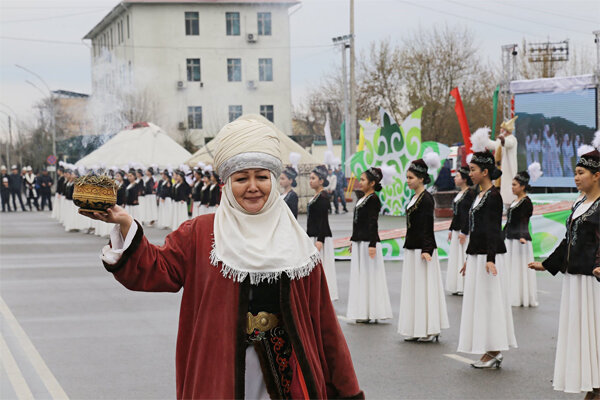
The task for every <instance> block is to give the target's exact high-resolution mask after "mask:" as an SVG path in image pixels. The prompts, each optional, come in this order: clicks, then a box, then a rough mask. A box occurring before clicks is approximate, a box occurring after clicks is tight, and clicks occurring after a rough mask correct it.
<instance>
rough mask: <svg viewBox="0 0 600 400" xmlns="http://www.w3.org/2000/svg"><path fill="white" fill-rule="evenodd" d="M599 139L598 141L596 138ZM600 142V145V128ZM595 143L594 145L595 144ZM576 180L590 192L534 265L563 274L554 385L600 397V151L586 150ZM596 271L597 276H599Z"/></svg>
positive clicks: (599, 137)
mask: <svg viewBox="0 0 600 400" xmlns="http://www.w3.org/2000/svg"><path fill="white" fill-rule="evenodd" d="M596 140H597V142H596ZM596 140H595V144H596V145H597V146H598V148H600V134H598V133H596ZM590 147H591V146H590ZM575 185H576V186H577V189H579V190H580V191H582V192H583V193H584V194H585V198H584V200H583V201H581V202H579V203H578V204H577V206H576V207H575V209H574V210H573V212H572V213H571V215H570V216H569V218H568V219H567V233H566V235H565V238H564V239H563V240H562V242H561V243H560V244H559V245H558V247H557V248H556V249H555V250H554V252H553V253H552V254H551V255H550V256H549V257H548V258H547V259H546V260H545V261H544V262H542V263H539V262H532V263H530V264H529V267H530V268H533V269H536V270H538V271H543V270H546V271H548V272H550V273H551V274H552V275H556V274H557V273H558V272H559V271H560V272H562V273H563V274H564V277H563V288H562V296H561V304H560V317H559V323H558V342H557V345H556V359H555V362H554V379H553V380H552V382H553V386H554V390H561V391H564V392H567V393H580V392H587V395H586V397H585V398H586V399H600V232H599V225H600V152H598V150H593V151H591V152H588V153H586V154H583V155H582V156H581V158H580V159H579V161H578V162H577V166H576V167H575ZM594 276H595V277H594Z"/></svg>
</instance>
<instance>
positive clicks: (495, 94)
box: [492, 85, 500, 140]
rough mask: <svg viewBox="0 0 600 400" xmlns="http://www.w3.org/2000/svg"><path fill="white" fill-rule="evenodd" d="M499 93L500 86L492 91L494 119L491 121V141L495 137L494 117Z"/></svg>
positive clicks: (496, 112)
mask: <svg viewBox="0 0 600 400" xmlns="http://www.w3.org/2000/svg"><path fill="white" fill-rule="evenodd" d="M499 92H500V85H498V86H496V90H494V119H493V120H492V140H494V137H495V136H496V115H497V114H498V93H499Z"/></svg>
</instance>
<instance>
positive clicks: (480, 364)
mask: <svg viewBox="0 0 600 400" xmlns="http://www.w3.org/2000/svg"><path fill="white" fill-rule="evenodd" d="M485 354H487V355H488V357H491V358H490V359H489V360H487V361H481V360H479V361H475V362H474V363H472V364H471V367H473V368H477V369H490V368H500V364H502V360H503V359H504V356H503V355H502V353H498V354H497V355H496V356H495V357H494V356H492V355H491V354H490V353H485Z"/></svg>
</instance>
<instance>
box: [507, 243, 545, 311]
mask: <svg viewBox="0 0 600 400" xmlns="http://www.w3.org/2000/svg"><path fill="white" fill-rule="evenodd" d="M504 243H505V244H506V256H505V257H506V263H507V266H508V268H509V270H510V301H511V305H513V306H514V307H519V306H523V307H537V305H538V298H537V279H536V276H535V271H534V270H532V269H531V268H529V267H528V264H529V263H530V262H533V261H534V258H533V246H532V245H531V242H529V241H528V242H526V243H525V244H523V243H521V242H520V241H519V240H517V239H506V240H505V241H504Z"/></svg>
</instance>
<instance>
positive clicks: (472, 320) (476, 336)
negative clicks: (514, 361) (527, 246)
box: [458, 128, 517, 368]
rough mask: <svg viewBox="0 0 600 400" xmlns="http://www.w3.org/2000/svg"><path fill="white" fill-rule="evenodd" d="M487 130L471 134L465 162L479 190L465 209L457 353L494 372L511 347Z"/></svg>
mask: <svg viewBox="0 0 600 400" xmlns="http://www.w3.org/2000/svg"><path fill="white" fill-rule="evenodd" d="M488 134H489V129H487V128H483V129H478V130H477V131H476V132H475V133H474V134H473V136H472V138H471V142H472V143H473V147H472V148H473V149H474V150H480V151H477V152H475V153H474V154H473V158H472V159H471V162H470V163H469V169H470V171H471V172H470V175H469V176H470V177H471V179H472V180H473V183H474V184H476V185H480V186H481V193H479V194H478V195H477V197H475V200H474V201H473V205H472V206H471V209H470V211H469V246H468V247H467V261H466V262H465V265H464V266H463V268H462V269H461V273H464V274H465V275H464V276H465V287H464V297H463V304H462V315H461V321H460V335H459V340H458V351H460V352H463V353H471V354H482V353H483V356H482V357H481V359H480V360H479V361H477V362H474V363H473V364H471V365H472V366H473V367H475V368H494V367H499V366H500V364H501V363H502V360H503V356H502V353H500V352H501V351H504V350H508V348H509V346H511V347H517V340H516V338H515V333H514V326H513V318H512V309H511V307H510V300H509V296H508V294H507V289H508V282H507V278H508V276H507V272H508V271H506V270H505V268H506V263H505V260H504V253H506V247H505V245H504V240H503V238H502V208H503V205H502V196H501V195H500V191H499V190H498V188H497V187H496V186H494V185H493V184H492V180H495V179H498V178H499V177H500V176H501V175H502V172H501V171H500V170H499V169H497V168H496V166H495V163H494V156H493V154H492V153H491V152H490V151H488V150H485V141H487V140H488Z"/></svg>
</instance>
